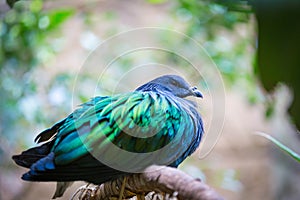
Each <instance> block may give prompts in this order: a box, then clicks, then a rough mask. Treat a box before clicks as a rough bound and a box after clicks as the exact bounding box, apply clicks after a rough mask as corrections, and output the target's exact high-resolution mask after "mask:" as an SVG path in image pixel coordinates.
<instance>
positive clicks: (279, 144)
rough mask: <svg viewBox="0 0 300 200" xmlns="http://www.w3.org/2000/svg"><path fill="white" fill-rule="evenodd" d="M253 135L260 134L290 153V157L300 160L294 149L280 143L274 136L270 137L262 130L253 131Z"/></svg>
mask: <svg viewBox="0 0 300 200" xmlns="http://www.w3.org/2000/svg"><path fill="white" fill-rule="evenodd" d="M255 135H259V136H262V137H264V138H266V139H268V140H269V141H271V142H273V143H274V144H275V145H276V146H277V147H279V148H280V149H281V150H283V151H284V152H286V153H287V154H288V155H290V156H291V157H292V158H294V159H295V160H296V161H298V162H300V155H299V154H297V153H296V152H295V151H293V150H292V149H290V148H289V147H287V146H285V145H284V144H282V143H281V142H279V141H278V140H277V139H275V138H274V137H272V136H270V135H268V134H266V133H263V132H255Z"/></svg>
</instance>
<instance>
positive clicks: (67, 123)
mask: <svg viewBox="0 0 300 200" xmlns="http://www.w3.org/2000/svg"><path fill="white" fill-rule="evenodd" d="M191 109H192V106H191V104H190V103H187V101H185V100H182V99H179V98H178V99H176V97H169V96H165V95H161V94H158V93H155V92H131V93H126V94H121V95H116V96H112V97H102V98H94V99H92V100H91V101H90V102H88V103H86V104H83V105H82V107H81V108H79V109H78V110H76V111H74V112H73V113H72V114H71V115H69V116H68V117H67V118H66V119H64V120H63V123H62V121H61V122H58V124H59V125H57V124H56V125H54V128H53V127H52V128H50V129H49V130H50V132H51V134H49V132H47V131H46V132H43V133H41V134H40V135H39V136H38V138H37V141H44V140H45V139H46V138H51V137H52V140H51V141H50V142H49V144H51V145H50V148H51V149H50V153H49V154H48V155H47V156H45V157H44V158H42V159H40V160H38V161H37V162H35V163H34V164H32V165H31V167H30V171H29V172H28V173H26V174H24V175H23V179H25V180H31V181H74V180H86V181H89V182H93V183H98V184H99V183H102V182H104V181H107V180H110V179H111V178H114V177H117V176H120V175H123V174H124V171H125V172H136V171H138V170H142V169H143V168H144V167H147V166H149V165H151V164H161V165H171V166H175V167H176V166H177V165H178V164H179V163H180V162H182V161H183V160H184V159H185V158H186V157H187V156H188V155H190V154H191V153H192V152H193V151H194V149H195V148H196V146H198V144H199V142H200V139H201V134H202V132H203V129H202V122H201V118H200V116H199V119H197V115H195V113H197V112H196V111H195V110H193V109H192V110H191ZM54 130H56V132H55V133H54ZM46 144H48V143H46ZM99 161H100V162H99ZM137 166H140V167H139V168H137ZM124 167H125V168H124ZM132 169H133V170H132ZM130 170H132V171H130Z"/></svg>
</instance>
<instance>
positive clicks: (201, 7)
mask: <svg viewBox="0 0 300 200" xmlns="http://www.w3.org/2000/svg"><path fill="white" fill-rule="evenodd" d="M232 2H235V3H234V4H233V3H232ZM251 10H252V8H251V6H250V5H249V4H248V2H247V1H231V0H228V1H221V0H216V1H206V0H203V1H198V0H177V6H176V10H175V13H176V16H177V17H178V18H179V19H180V20H181V21H182V22H184V24H186V25H187V26H186V30H185V31H184V32H185V33H186V34H187V35H189V36H191V37H192V38H194V39H196V40H198V41H199V42H200V43H201V44H203V46H204V48H205V49H206V51H207V53H208V54H209V56H210V57H211V58H212V59H213V61H214V62H215V63H216V65H217V67H218V68H219V70H220V72H221V73H222V75H223V77H224V78H225V82H226V83H227V86H229V87H234V86H236V85H241V86H242V87H243V88H245V90H244V94H245V95H246V96H247V97H248V100H249V102H250V103H255V102H257V101H261V100H263V99H264V97H263V95H262V94H261V91H260V89H259V87H258V85H257V84H256V76H255V75H254V73H253V68H252V63H254V59H255V51H254V49H255V37H254V35H252V34H253V33H254V31H255V27H254V23H253V22H254V21H253V13H252V12H251ZM249 44H250V46H249ZM245 52H247V53H245Z"/></svg>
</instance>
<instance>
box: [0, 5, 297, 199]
mask: <svg viewBox="0 0 300 200" xmlns="http://www.w3.org/2000/svg"><path fill="white" fill-rule="evenodd" d="M9 2H12V1H9ZM225 2H226V1H225ZM0 12H1V13H0V17H1V22H0V45H1V50H0V76H1V78H0V83H1V84H0V93H1V98H0V102H1V104H0V105H1V112H0V122H1V124H0V134H1V135H0V158H1V160H0V170H1V172H0V199H4V200H6V199H28V200H29V199H37V198H38V199H50V198H51V197H52V195H53V193H54V191H55V183H28V182H24V181H22V180H21V179H20V177H21V175H22V174H23V173H24V172H25V171H26V170H25V169H22V168H20V167H17V166H16V165H15V164H14V163H13V161H12V159H11V156H12V155H13V154H17V153H20V152H21V151H23V150H25V149H26V148H29V147H32V146H34V145H36V144H34V142H33V139H34V138H35V136H36V135H37V134H38V133H39V132H40V131H42V130H44V129H45V128H48V127H49V126H51V125H52V124H53V123H55V122H56V121H58V120H60V119H61V118H63V117H65V116H66V115H68V114H69V113H70V112H72V110H74V109H75V108H76V105H78V104H80V103H83V102H85V101H87V100H89V99H90V97H92V96H95V95H110V94H113V93H119V92H126V91H131V90H134V89H135V88H137V86H139V85H140V84H142V83H144V82H147V81H149V80H151V79H152V78H154V77H156V76H158V75H161V74H168V73H171V74H180V75H183V76H184V77H185V78H186V79H188V80H189V82H190V83H191V84H193V85H197V86H198V88H200V90H201V91H203V93H204V99H203V100H200V101H199V102H198V104H199V107H200V108H199V111H200V112H201V113H202V116H203V119H204V124H205V129H206V137H207V142H206V143H205V144H206V145H205V144H203V145H202V146H201V147H200V148H199V150H198V151H197V152H196V153H194V154H193V156H191V157H190V158H188V159H187V160H186V161H185V162H184V163H183V164H182V165H181V166H180V169H181V170H183V171H185V172H186V173H188V174H190V175H192V176H193V177H197V178H201V179H202V180H203V181H204V182H206V183H207V184H209V185H210V186H211V187H213V188H215V190H216V191H217V192H219V193H220V194H221V195H222V196H224V197H225V199H233V200H235V199H237V200H238V199H245V200H248V199H249V200H250V199H266V200H269V199H270V200H271V199H288V200H293V199H295V200H296V199H299V197H300V183H299V180H300V179H299V177H298V176H299V174H300V173H299V172H300V164H299V163H298V162H297V161H295V160H294V159H292V158H291V157H289V156H288V155H287V154H285V153H283V152H282V151H281V150H280V149H279V148H277V147H276V146H275V145H274V144H273V143H271V142H270V141H268V140H266V139H265V138H263V137H259V136H257V135H254V133H255V132H257V131H261V132H266V133H268V134H270V135H272V136H273V137H275V138H277V139H279V140H280V141H282V142H283V143H284V144H286V145H287V146H289V147H290V148H292V149H294V150H296V151H297V150H298V152H299V144H300V142H299V141H300V140H299V139H300V138H299V134H298V133H297V130H296V128H295V126H294V125H293V123H292V120H291V117H290V116H289V114H288V111H287V110H288V108H289V106H290V104H291V102H292V101H293V92H292V91H291V89H289V88H288V86H286V85H285V84H283V83H279V84H277V85H276V87H274V88H273V89H272V91H271V93H267V92H266V90H265V89H264V87H263V86H262V83H261V81H260V79H259V77H260V76H258V74H257V68H258V65H257V63H258V62H257V51H258V49H259V47H258V40H257V38H258V35H259V32H258V26H259V25H258V23H257V16H258V14H257V12H254V9H253V6H252V5H249V4H248V2H247V1H240V2H239V3H238V4H225V3H222V1H204V0H203V1H198V0H197V1H196V0H191V1H188V0H174V1H169V0H128V1H117V0H111V1H96V0H87V1H79V0H74V1H63V0H61V1H41V0H32V1H19V2H17V3H15V4H14V6H13V8H9V6H8V5H7V3H6V1H4V0H1V1H0ZM143 27H158V28H160V29H158V30H159V31H157V32H155V37H153V38H151V37H150V38H149V37H147V36H146V34H145V35H142V34H140V33H142V32H139V31H138V32H135V33H133V34H130V33H129V34H128V31H132V30H133V29H136V28H143ZM161 29H163V31H161ZM174 31H175V32H174ZM146 32H147V31H146ZM150 32H151V31H150ZM120 33H125V34H124V35H125V36H126V33H127V35H128V37H127V36H126V37H124V38H122V42H119V41H120V40H118V36H117V37H116V38H117V39H115V40H111V37H112V36H115V35H116V34H120ZM147 33H149V31H148V32H147ZM179 33H180V34H179ZM121 35H122V34H121ZM178 35H181V36H180V37H179V36H178ZM191 38H192V39H191ZM134 39H136V41H135V40H134ZM152 40H153V41H152ZM154 40H155V41H154ZM137 41H140V42H141V43H143V42H145V44H148V43H147V42H149V41H150V42H149V44H153V43H155V42H159V43H160V44H161V45H162V46H164V47H166V49H173V50H174V49H177V50H182V51H179V52H182V55H187V58H188V55H191V54H193V55H194V54H195V53H196V59H195V60H196V61H195V63H189V62H188V61H189V60H185V59H183V57H180V56H181V55H179V56H178V55H177V54H175V53H173V52H167V51H160V52H158V51H137V52H131V53H128V54H127V55H126V56H121V57H120V58H118V59H116V60H114V61H113V62H112V63H109V62H108V61H111V56H114V55H115V54H114V51H120V52H122V51H124V49H126V48H127V46H134V45H135V42H137ZM126 42H127V43H126ZM195 42H197V44H199V45H200V48H199V47H198V48H195V47H194V46H195ZM99 44H100V46H98V45H99ZM101 44H102V46H101ZM103 44H104V45H103ZM105 45H106V46H105ZM97 47H98V48H97ZM93 50H94V51H93ZM174 51H175V50H174ZM91 52H92V53H91ZM258 57H259V56H258ZM274 59H275V58H274ZM193 64H195V66H193ZM273 70H275V68H274V69H273ZM269 73H270V76H272V73H273V72H272V69H271V70H270V71H269ZM274 73H275V72H274ZM290 73H293V72H290ZM297 75H298V74H297ZM264 77H266V76H264ZM294 96H295V94H294ZM213 131H216V132H217V133H216V132H215V133H213V134H211V135H209V133H211V132H213ZM217 138H219V140H218V142H217V143H216V145H215V146H214V141H216V139H217ZM209 140H211V141H213V142H211V141H209ZM213 147H214V148H213ZM212 148H213V149H212ZM211 149H212V151H210V150H211ZM208 153H209V154H208ZM83 184H84V183H83V182H78V183H76V184H74V185H73V186H72V187H71V188H70V189H69V190H68V191H67V193H66V194H65V195H64V197H62V198H61V199H69V198H70V196H71V195H72V194H73V193H74V192H75V191H76V189H77V188H78V187H80V186H81V185H83Z"/></svg>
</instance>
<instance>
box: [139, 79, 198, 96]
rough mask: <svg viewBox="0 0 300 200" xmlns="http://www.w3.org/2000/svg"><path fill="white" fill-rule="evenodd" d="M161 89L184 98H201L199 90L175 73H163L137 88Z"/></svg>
mask: <svg viewBox="0 0 300 200" xmlns="http://www.w3.org/2000/svg"><path fill="white" fill-rule="evenodd" d="M154 88H155V89H162V90H166V91H168V92H171V93H172V94H173V95H175V96H178V97H181V98H184V97H188V96H195V97H200V98H202V97H203V96H202V94H201V92H200V91H199V90H198V89H197V87H195V86H191V85H190V84H189V83H187V82H186V81H185V80H184V79H183V78H182V77H180V76H177V75H164V76H160V77H158V78H156V79H153V80H152V81H150V82H148V83H146V84H144V85H142V86H141V87H139V88H138V89H137V90H143V91H145V90H151V89H154Z"/></svg>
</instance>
